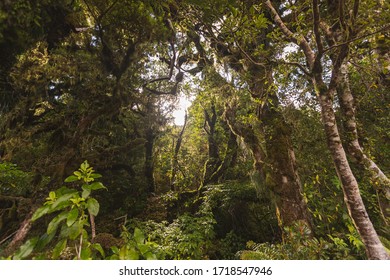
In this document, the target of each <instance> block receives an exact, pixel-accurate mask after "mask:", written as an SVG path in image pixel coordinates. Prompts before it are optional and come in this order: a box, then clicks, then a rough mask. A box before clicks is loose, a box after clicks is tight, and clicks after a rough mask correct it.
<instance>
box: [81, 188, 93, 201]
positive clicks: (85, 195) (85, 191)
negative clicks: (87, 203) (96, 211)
mask: <svg viewBox="0 0 390 280" xmlns="http://www.w3.org/2000/svg"><path fill="white" fill-rule="evenodd" d="M90 194H91V190H88V189H83V192H82V193H81V197H82V198H84V199H85V198H88V196H89V195H90Z"/></svg>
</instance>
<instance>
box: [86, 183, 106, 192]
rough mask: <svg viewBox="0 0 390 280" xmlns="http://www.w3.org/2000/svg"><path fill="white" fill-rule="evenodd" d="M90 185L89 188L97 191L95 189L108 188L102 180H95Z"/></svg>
mask: <svg viewBox="0 0 390 280" xmlns="http://www.w3.org/2000/svg"><path fill="white" fill-rule="evenodd" d="M88 186H89V188H90V189H91V190H93V191H95V190H100V189H107V188H106V187H105V186H104V185H103V184H102V183H100V182H94V183H92V184H90V185H88Z"/></svg>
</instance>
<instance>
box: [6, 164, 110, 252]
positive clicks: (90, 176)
mask: <svg viewBox="0 0 390 280" xmlns="http://www.w3.org/2000/svg"><path fill="white" fill-rule="evenodd" d="M101 177H102V176H101V175H100V174H98V173H95V171H94V169H93V168H92V167H91V166H90V165H89V164H88V162H87V161H84V162H83V163H82V164H81V165H80V168H79V169H78V170H77V171H75V172H73V175H71V176H69V177H67V178H66V179H65V183H68V184H71V185H73V186H74V187H77V189H75V188H70V187H67V186H63V187H61V188H60V189H58V190H56V191H51V192H50V193H49V195H48V197H47V198H46V202H45V203H44V204H43V206H41V207H40V208H38V209H37V210H36V211H35V213H34V214H33V216H32V221H33V222H34V221H36V220H38V219H40V218H41V217H43V216H48V215H50V217H51V216H52V215H53V214H54V217H53V218H52V219H51V221H50V222H49V224H48V226H47V230H46V233H45V234H43V235H42V236H40V237H34V238H31V239H29V240H28V241H27V242H26V243H25V244H24V245H22V246H21V247H20V248H19V250H18V251H17V252H16V254H15V255H14V256H13V259H25V258H28V257H29V256H30V255H31V253H33V252H35V253H36V254H35V258H38V259H39V258H50V259H59V258H66V259H69V258H73V259H92V258H99V257H100V258H104V251H103V249H102V247H101V246H100V245H99V244H98V243H93V242H92V241H93V238H94V236H95V223H94V218H95V216H97V215H98V213H99V208H100V205H99V202H98V201H97V200H96V199H95V198H93V197H92V196H91V194H92V192H93V191H96V190H99V189H105V186H104V185H103V184H102V183H101V182H99V181H97V180H96V179H99V178H101ZM88 227H90V229H91V234H89V233H88V231H87V228H88ZM54 242H55V243H54ZM53 243H54V244H55V245H54V248H52V249H51V250H46V252H43V253H42V251H43V249H44V248H45V247H46V246H48V245H49V244H53Z"/></svg>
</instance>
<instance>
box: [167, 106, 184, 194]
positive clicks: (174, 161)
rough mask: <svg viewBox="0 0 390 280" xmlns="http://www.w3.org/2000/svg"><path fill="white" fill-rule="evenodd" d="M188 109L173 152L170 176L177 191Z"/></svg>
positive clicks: (172, 186) (173, 188)
mask: <svg viewBox="0 0 390 280" xmlns="http://www.w3.org/2000/svg"><path fill="white" fill-rule="evenodd" d="M187 119H188V116H187V111H186V113H185V116H184V124H183V127H182V128H181V130H180V133H179V136H178V137H177V141H176V145H175V150H174V152H173V157H172V170H171V178H170V185H171V190H172V191H176V185H175V179H176V173H177V168H178V165H179V161H178V158H179V151H180V147H181V142H182V141H183V134H184V131H185V129H186V126H187Z"/></svg>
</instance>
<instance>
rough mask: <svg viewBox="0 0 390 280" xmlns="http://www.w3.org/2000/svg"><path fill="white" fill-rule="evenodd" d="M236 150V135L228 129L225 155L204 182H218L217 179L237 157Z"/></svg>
mask: <svg viewBox="0 0 390 280" xmlns="http://www.w3.org/2000/svg"><path fill="white" fill-rule="evenodd" d="M237 150H238V145H237V135H236V134H234V133H233V132H232V131H231V130H230V129H229V140H228V143H227V145H226V151H225V156H224V158H223V160H222V162H221V164H220V165H219V166H218V168H217V170H216V171H215V172H214V173H213V174H211V176H210V178H209V179H208V180H207V181H206V182H205V184H215V183H218V181H219V179H220V178H221V177H222V176H223V175H224V174H225V172H226V171H227V170H228V168H229V167H230V166H232V165H233V164H234V161H235V158H236V157H237Z"/></svg>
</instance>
